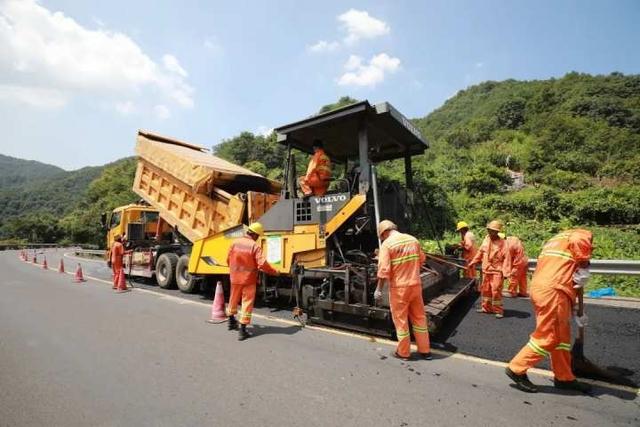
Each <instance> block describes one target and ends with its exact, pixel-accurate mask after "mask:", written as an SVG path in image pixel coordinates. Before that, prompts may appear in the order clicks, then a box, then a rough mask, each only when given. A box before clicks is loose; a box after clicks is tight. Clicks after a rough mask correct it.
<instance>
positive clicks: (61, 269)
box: [58, 258, 64, 273]
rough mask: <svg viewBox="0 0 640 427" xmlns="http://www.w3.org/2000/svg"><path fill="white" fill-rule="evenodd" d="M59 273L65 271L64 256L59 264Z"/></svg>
mask: <svg viewBox="0 0 640 427" xmlns="http://www.w3.org/2000/svg"><path fill="white" fill-rule="evenodd" d="M58 273H64V262H63V260H62V258H60V265H59V266H58Z"/></svg>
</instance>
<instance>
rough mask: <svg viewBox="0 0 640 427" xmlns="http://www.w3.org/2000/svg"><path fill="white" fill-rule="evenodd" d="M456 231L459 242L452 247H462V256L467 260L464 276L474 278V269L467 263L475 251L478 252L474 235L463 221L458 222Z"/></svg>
mask: <svg viewBox="0 0 640 427" xmlns="http://www.w3.org/2000/svg"><path fill="white" fill-rule="evenodd" d="M456 231H457V232H459V233H460V243H457V244H455V245H454V247H455V248H459V249H462V258H464V260H465V261H466V262H467V268H466V269H465V270H464V277H467V278H469V279H475V278H476V270H475V268H471V267H470V266H469V264H470V262H471V260H472V259H473V257H474V256H475V255H476V252H478V246H477V245H476V236H475V235H474V234H473V233H472V232H471V231H469V224H467V223H466V222H464V221H460V222H458V225H457V226H456Z"/></svg>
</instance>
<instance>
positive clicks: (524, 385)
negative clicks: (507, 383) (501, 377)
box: [504, 366, 538, 393]
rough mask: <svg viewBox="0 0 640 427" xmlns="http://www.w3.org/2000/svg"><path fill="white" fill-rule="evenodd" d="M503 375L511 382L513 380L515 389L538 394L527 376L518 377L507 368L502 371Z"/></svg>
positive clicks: (536, 388)
mask: <svg viewBox="0 0 640 427" xmlns="http://www.w3.org/2000/svg"><path fill="white" fill-rule="evenodd" d="M504 373H505V374H507V376H508V377H509V378H511V380H513V382H514V383H516V387H517V388H518V389H520V390H522V391H524V392H526V393H537V392H538V387H536V385H535V384H534V383H532V382H531V381H529V377H528V376H527V374H522V375H518V374H516V373H515V372H513V371H512V370H511V369H509V367H508V366H507V367H506V368H505V369H504Z"/></svg>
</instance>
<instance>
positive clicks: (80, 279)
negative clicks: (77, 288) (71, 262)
mask: <svg viewBox="0 0 640 427" xmlns="http://www.w3.org/2000/svg"><path fill="white" fill-rule="evenodd" d="M73 281H74V282H76V283H82V282H84V281H85V279H84V276H83V275H82V266H81V265H80V263H78V268H77V269H76V275H75V277H74V278H73Z"/></svg>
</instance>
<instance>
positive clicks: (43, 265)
mask: <svg viewBox="0 0 640 427" xmlns="http://www.w3.org/2000/svg"><path fill="white" fill-rule="evenodd" d="M42 269H43V270H48V269H49V264H47V257H46V256H45V257H44V261H42Z"/></svg>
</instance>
